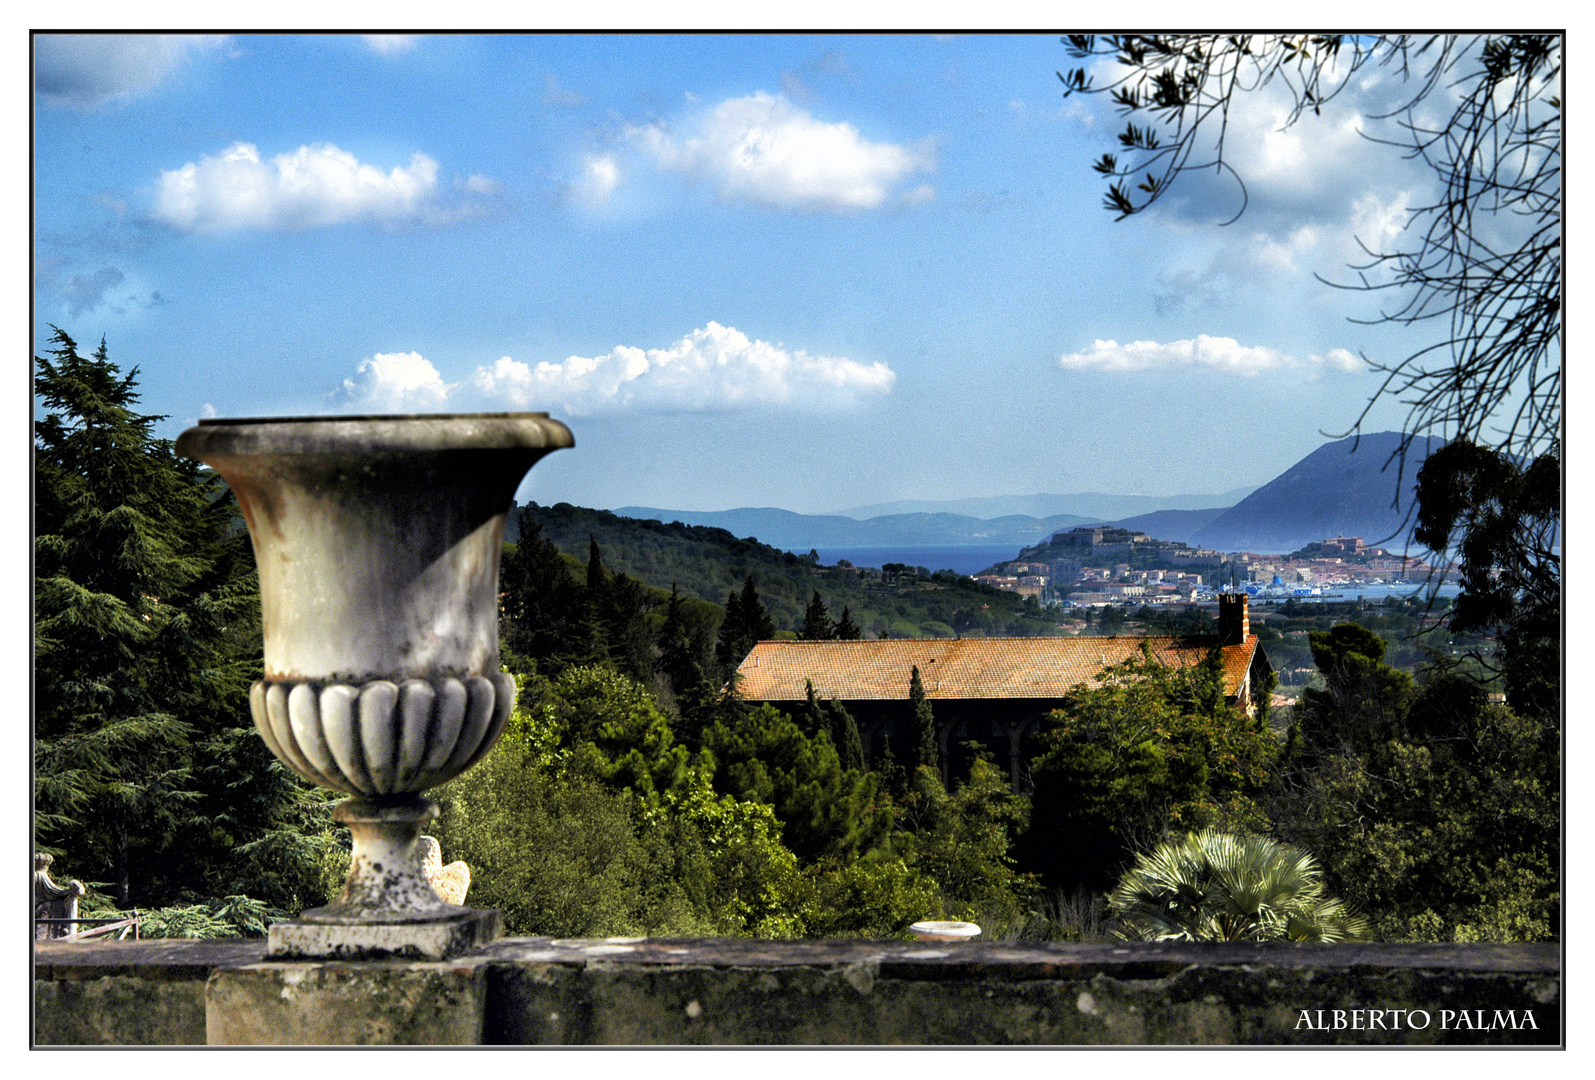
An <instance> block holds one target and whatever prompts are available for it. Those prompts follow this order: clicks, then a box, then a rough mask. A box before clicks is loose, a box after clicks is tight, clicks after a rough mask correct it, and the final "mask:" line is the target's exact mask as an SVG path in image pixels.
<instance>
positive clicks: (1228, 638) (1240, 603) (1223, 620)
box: [1218, 593, 1252, 645]
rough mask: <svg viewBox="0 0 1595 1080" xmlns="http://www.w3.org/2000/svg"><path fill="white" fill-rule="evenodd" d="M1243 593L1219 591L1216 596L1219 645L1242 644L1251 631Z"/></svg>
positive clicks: (1246, 598)
mask: <svg viewBox="0 0 1595 1080" xmlns="http://www.w3.org/2000/svg"><path fill="white" fill-rule="evenodd" d="M1248 599H1249V598H1248V597H1247V595H1246V594H1245V593H1220V594H1219V597H1218V640H1219V644H1221V645H1244V644H1246V638H1247V635H1249V634H1250V633H1251V632H1252V624H1251V619H1250V617H1249V616H1248V615H1247V612H1246V604H1247V600H1248Z"/></svg>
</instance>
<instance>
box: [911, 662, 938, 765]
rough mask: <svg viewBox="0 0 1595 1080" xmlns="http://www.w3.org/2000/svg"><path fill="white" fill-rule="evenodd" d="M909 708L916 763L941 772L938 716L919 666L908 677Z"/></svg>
mask: <svg viewBox="0 0 1595 1080" xmlns="http://www.w3.org/2000/svg"><path fill="white" fill-rule="evenodd" d="M908 710H909V722H910V723H911V724H912V725H913V727H912V728H911V729H910V730H912V731H913V732H914V745H915V749H916V752H917V755H918V757H917V760H916V761H915V762H914V764H916V765H925V766H928V767H930V768H931V769H934V770H935V771H936V773H937V775H940V774H941V756H940V754H939V753H938V752H937V746H936V717H935V715H934V714H933V713H932V711H931V707H930V699H929V698H927V697H926V696H925V684H924V683H923V682H921V681H920V678H919V668H918V667H915V668H914V669H913V672H912V674H910V675H909V678H908Z"/></svg>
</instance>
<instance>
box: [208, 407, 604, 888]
mask: <svg viewBox="0 0 1595 1080" xmlns="http://www.w3.org/2000/svg"><path fill="white" fill-rule="evenodd" d="M573 444H574V440H573V439H572V438H571V433H570V430H569V429H568V428H566V427H565V425H564V424H562V423H560V422H559V421H557V420H551V419H549V417H548V414H547V413H478V414H463V415H443V416H438V415H434V416H348V417H294V418H266V419H239V420H202V421H200V423H199V425H198V426H197V427H193V428H190V429H188V430H187V431H185V432H183V434H182V435H181V436H179V438H178V440H177V450H178V452H179V453H181V454H184V455H186V456H188V457H192V458H197V459H198V460H200V461H203V462H205V463H206V464H207V465H210V466H211V467H212V468H214V469H215V470H216V471H217V472H218V473H219V474H220V475H221V476H222V478H223V479H225V480H226V481H227V483H228V485H229V486H230V487H231V488H232V490H233V494H234V495H235V496H236V497H237V499H238V504H239V506H240V507H241V508H242V510H243V514H244V519H245V521H246V522H247V523H248V526H249V535H250V538H251V540H252V542H253V544H254V549H255V562H256V565H257V567H258V569H259V574H260V596H261V613H262V621H263V627H262V628H263V633H264V638H265V677H264V678H263V679H261V680H260V681H259V682H257V683H256V684H255V685H254V687H253V688H252V689H251V691H250V698H249V702H250V712H251V714H252V715H253V718H254V721H255V726H256V728H257V729H259V731H260V735H261V738H262V739H264V740H265V742H266V745H267V746H268V747H270V749H271V752H272V753H273V754H275V755H276V756H277V757H278V758H279V759H280V760H281V761H282V762H283V764H285V765H287V766H288V767H289V768H290V769H292V770H294V771H295V772H296V773H298V774H299V775H300V776H303V777H305V778H306V779H308V780H310V781H312V782H314V783H317V784H320V785H323V786H326V787H329V788H332V789H334V790H338V791H343V792H347V793H348V794H350V795H352V796H355V799H354V800H352V801H351V802H346V803H343V804H340V807H339V820H342V821H346V822H349V821H368V820H369V821H376V820H378V819H381V820H383V821H388V820H395V821H396V820H398V819H400V818H406V819H408V818H414V817H416V815H417V814H418V813H419V814H421V815H422V816H423V817H425V816H426V815H427V814H433V815H435V813H436V807H435V804H431V803H429V802H426V801H425V800H421V799H420V797H419V793H420V792H422V791H424V790H425V789H427V788H429V787H432V786H434V785H437V784H441V783H443V782H444V781H446V780H449V779H451V778H452V777H454V776H457V775H459V774H460V773H462V772H464V771H465V770H466V769H468V768H470V767H471V765H472V764H474V763H475V762H476V761H478V760H479V759H480V758H481V757H482V756H483V755H484V754H486V753H487V751H488V750H490V749H491V748H492V746H493V744H494V742H495V741H497V739H498V737H499V734H500V732H501V731H502V730H503V727H504V723H505V721H506V719H507V718H508V717H509V714H510V709H511V707H512V706H513V704H514V697H515V684H514V681H513V680H512V679H510V678H509V676H507V675H505V674H504V673H503V672H502V671H501V670H500V669H499V658H498V568H499V555H500V551H501V548H502V546H503V537H504V523H505V516H506V514H507V513H508V511H509V509H510V507H511V506H512V505H513V502H514V496H515V489H516V488H517V487H518V486H519V485H520V482H521V480H522V478H523V477H524V476H525V475H526V472H527V470H529V469H530V468H531V467H532V465H533V464H535V463H536V462H537V461H538V459H539V458H541V457H543V456H544V455H545V454H548V453H550V452H552V451H554V450H557V449H560V448H561V447H567V446H571V445H573ZM423 804H424V806H429V807H431V809H430V810H429V811H425V810H424V807H423ZM417 807H423V810H417V809H416V808H417ZM351 827H353V826H351ZM416 828H419V826H418V825H417V826H416ZM412 842H413V838H412ZM362 843H363V842H362V840H361V836H360V833H359V832H358V831H357V833H356V841H355V853H354V855H355V863H356V864H357V865H356V866H355V867H354V869H352V870H351V879H350V880H351V889H352V888H353V886H354V884H355V882H356V879H357V878H358V877H359V873H360V866H359V865H358V864H359V862H360V860H361V858H362V850H363V848H362ZM401 846H402V845H401ZM367 847H369V845H367ZM374 851H375V849H374V848H372V849H370V850H368V851H366V854H367V855H369V856H370V860H372V861H375V862H380V860H381V856H380V855H378V854H372V852H374ZM397 857H398V856H396V855H392V854H391V853H390V855H389V856H388V858H389V859H390V861H391V860H392V859H393V858H397ZM389 869H391V867H389ZM377 873H378V874H380V873H381V871H377ZM373 887H374V886H373ZM354 891H355V892H358V891H359V890H354ZM345 893H346V895H345V897H344V898H343V901H340V903H342V902H344V901H348V902H349V903H350V904H355V906H356V907H358V906H359V905H358V903H356V900H357V898H356V897H354V894H353V893H352V892H351V891H350V889H346V890H345ZM423 899H424V898H423ZM368 900H370V898H368ZM390 901H392V898H391V897H390V898H388V900H380V902H379V900H370V902H369V903H367V904H366V906H367V908H370V907H371V905H372V904H376V906H377V907H382V906H383V905H384V904H386V905H387V906H388V907H392V906H393V903H398V901H393V902H390ZM362 902H364V901H362ZM406 902H407V901H406ZM399 906H401V907H402V906H403V903H399ZM411 906H412V907H413V906H414V905H413V904H412V905H411ZM351 910H352V909H351ZM308 914H309V913H307V915H308Z"/></svg>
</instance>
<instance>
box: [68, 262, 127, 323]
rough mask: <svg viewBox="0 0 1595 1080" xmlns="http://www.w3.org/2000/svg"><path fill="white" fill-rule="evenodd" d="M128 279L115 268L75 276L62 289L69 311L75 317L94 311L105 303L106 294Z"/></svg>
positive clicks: (104, 268) (109, 267)
mask: <svg viewBox="0 0 1595 1080" xmlns="http://www.w3.org/2000/svg"><path fill="white" fill-rule="evenodd" d="M126 277H127V275H126V274H123V273H122V271H120V270H118V269H117V268H116V267H114V266H105V267H101V268H100V269H98V270H96V271H95V272H94V273H92V274H73V275H72V276H71V277H70V278H68V279H67V282H66V284H65V285H64V286H62V288H61V295H62V296H64V297H65V298H66V306H67V310H68V311H70V312H71V313H72V314H73V315H74V316H77V315H82V314H83V313H85V312H88V311H93V310H94V309H95V308H97V307H99V306H100V305H101V304H102V303H104V302H105V294H106V293H107V292H109V291H110V290H111V289H114V288H116V287H117V286H118V285H120V284H122V282H123V281H124V280H125V279H126Z"/></svg>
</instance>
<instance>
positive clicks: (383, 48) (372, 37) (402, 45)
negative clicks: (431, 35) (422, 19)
mask: <svg viewBox="0 0 1595 1080" xmlns="http://www.w3.org/2000/svg"><path fill="white" fill-rule="evenodd" d="M360 36H361V37H362V38H364V39H365V43H366V45H367V46H368V47H369V48H370V49H371V51H372V52H374V53H377V54H379V55H381V56H401V55H403V54H404V53H407V52H414V51H415V46H416V44H417V43H418V42H419V41H420V40H421V35H420V34H361V35H360Z"/></svg>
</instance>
